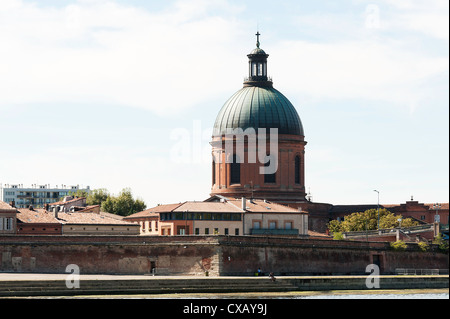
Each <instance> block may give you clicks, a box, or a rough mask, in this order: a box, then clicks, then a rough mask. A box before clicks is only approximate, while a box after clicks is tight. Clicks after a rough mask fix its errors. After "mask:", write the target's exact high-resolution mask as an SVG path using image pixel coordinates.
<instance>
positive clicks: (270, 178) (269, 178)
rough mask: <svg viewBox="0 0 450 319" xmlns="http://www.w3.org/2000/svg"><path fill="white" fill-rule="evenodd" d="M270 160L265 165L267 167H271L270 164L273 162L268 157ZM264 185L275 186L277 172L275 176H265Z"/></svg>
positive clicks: (270, 158)
mask: <svg viewBox="0 0 450 319" xmlns="http://www.w3.org/2000/svg"><path fill="white" fill-rule="evenodd" d="M268 157H269V160H268V161H267V163H265V164H264V166H265V167H269V166H270V163H271V161H272V157H271V156H268ZM264 183H265V184H274V183H276V172H275V173H273V174H266V173H265V174H264Z"/></svg>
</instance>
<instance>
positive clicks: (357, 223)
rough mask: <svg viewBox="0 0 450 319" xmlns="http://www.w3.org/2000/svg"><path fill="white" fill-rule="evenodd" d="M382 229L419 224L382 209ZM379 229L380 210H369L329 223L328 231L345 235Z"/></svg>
mask: <svg viewBox="0 0 450 319" xmlns="http://www.w3.org/2000/svg"><path fill="white" fill-rule="evenodd" d="M379 213H380V229H390V228H395V227H412V226H417V225H418V224H419V223H418V222H417V221H415V220H413V219H411V218H403V217H402V215H394V214H393V213H391V212H390V211H388V210H387V209H386V208H380V210H379ZM377 228H378V210H377V209H376V208H373V209H368V210H366V211H364V212H360V213H353V214H350V215H347V216H345V219H344V220H343V221H338V220H332V221H330V222H329V223H328V229H329V230H330V232H332V233H345V232H351V231H366V230H376V229H377Z"/></svg>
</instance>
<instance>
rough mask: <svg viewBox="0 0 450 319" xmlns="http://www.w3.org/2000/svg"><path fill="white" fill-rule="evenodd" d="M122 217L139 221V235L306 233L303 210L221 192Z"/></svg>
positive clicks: (305, 220) (305, 215) (279, 234)
mask: <svg viewBox="0 0 450 319" xmlns="http://www.w3.org/2000/svg"><path fill="white" fill-rule="evenodd" d="M124 220H127V221H134V222H138V223H139V224H140V226H141V227H140V228H141V235H156V236H158V235H159V236H173V235H231V236H232V235H236V236H239V235H277V236H299V235H302V236H307V235H308V214H307V213H306V212H300V211H299V210H297V209H293V208H289V207H287V206H284V205H280V204H276V203H273V202H269V201H264V200H259V199H255V200H249V199H245V198H242V199H239V200H237V199H231V198H225V197H223V196H213V197H211V198H209V199H207V200H206V201H203V202H184V203H179V204H170V205H159V206H156V207H153V208H150V209H147V210H145V211H142V212H139V213H136V214H133V215H130V216H127V217H124Z"/></svg>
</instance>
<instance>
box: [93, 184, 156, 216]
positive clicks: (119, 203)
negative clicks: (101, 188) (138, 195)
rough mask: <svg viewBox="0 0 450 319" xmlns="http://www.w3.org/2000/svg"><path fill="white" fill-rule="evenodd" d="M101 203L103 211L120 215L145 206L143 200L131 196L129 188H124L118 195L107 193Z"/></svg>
mask: <svg viewBox="0 0 450 319" xmlns="http://www.w3.org/2000/svg"><path fill="white" fill-rule="evenodd" d="M101 205H102V210H103V211H106V212H108V213H111V214H116V215H121V216H128V215H131V214H135V213H138V212H140V211H143V210H145V208H146V207H147V206H146V205H145V203H144V201H143V200H141V199H134V198H133V194H132V192H131V189H129V188H124V189H123V190H122V191H121V192H120V193H119V195H118V196H112V195H108V197H107V198H106V200H104V201H103V202H102V204H101Z"/></svg>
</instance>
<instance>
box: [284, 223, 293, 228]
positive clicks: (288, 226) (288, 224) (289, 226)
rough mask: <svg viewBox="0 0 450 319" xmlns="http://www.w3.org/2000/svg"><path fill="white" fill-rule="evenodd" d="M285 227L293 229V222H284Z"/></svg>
mask: <svg viewBox="0 0 450 319" xmlns="http://www.w3.org/2000/svg"><path fill="white" fill-rule="evenodd" d="M284 228H285V229H292V222H286V223H285V224H284Z"/></svg>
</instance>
